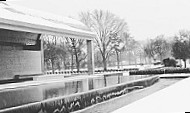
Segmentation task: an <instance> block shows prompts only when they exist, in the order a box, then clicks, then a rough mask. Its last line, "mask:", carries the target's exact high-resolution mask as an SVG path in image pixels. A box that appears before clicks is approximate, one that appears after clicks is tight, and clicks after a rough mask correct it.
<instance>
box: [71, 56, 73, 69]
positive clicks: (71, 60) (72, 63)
mask: <svg viewBox="0 0 190 113" xmlns="http://www.w3.org/2000/svg"><path fill="white" fill-rule="evenodd" d="M71 71H73V54H71Z"/></svg>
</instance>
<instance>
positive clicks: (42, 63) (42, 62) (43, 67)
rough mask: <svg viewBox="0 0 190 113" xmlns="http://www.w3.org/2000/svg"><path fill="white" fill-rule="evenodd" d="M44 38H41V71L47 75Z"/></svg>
mask: <svg viewBox="0 0 190 113" xmlns="http://www.w3.org/2000/svg"><path fill="white" fill-rule="evenodd" d="M43 42H44V40H43V38H42V35H41V36H40V51H41V70H42V73H43V74H45V66H44V47H43V45H44V44H43Z"/></svg>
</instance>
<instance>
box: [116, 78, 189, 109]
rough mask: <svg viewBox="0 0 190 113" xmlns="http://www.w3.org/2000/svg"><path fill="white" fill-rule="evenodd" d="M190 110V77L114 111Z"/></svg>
mask: <svg viewBox="0 0 190 113" xmlns="http://www.w3.org/2000/svg"><path fill="white" fill-rule="evenodd" d="M185 111H186V112H188V111H189V112H190V78H186V79H184V80H181V81H179V82H177V83H176V84H173V85H171V86H169V87H167V88H165V89H163V90H160V91H158V92H155V93H153V94H151V95H149V96H147V97H145V98H142V99H140V100H138V101H136V102H133V103H131V104H129V105H127V106H124V107H122V108H119V109H117V110H115V111H113V112H112V113H155V112H156V113H178V112H180V113H181V112H183V113H184V112H185Z"/></svg>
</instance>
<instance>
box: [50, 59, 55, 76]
mask: <svg viewBox="0 0 190 113" xmlns="http://www.w3.org/2000/svg"><path fill="white" fill-rule="evenodd" d="M51 69H52V73H53V74H54V72H55V70H54V60H53V59H51Z"/></svg>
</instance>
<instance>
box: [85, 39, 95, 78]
mask: <svg viewBox="0 0 190 113" xmlns="http://www.w3.org/2000/svg"><path fill="white" fill-rule="evenodd" d="M86 42H87V56H88V74H89V75H93V74H94V48H93V41H92V40H87V41H86Z"/></svg>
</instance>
